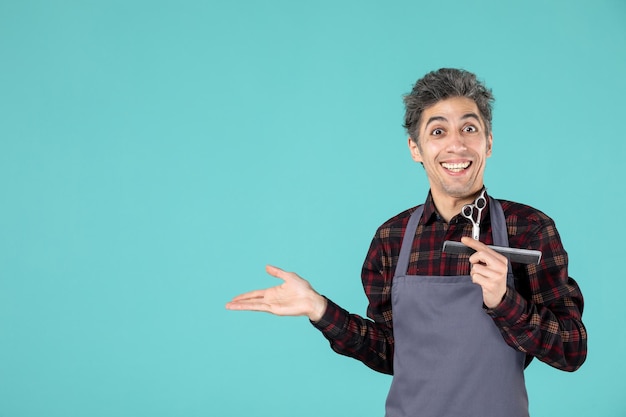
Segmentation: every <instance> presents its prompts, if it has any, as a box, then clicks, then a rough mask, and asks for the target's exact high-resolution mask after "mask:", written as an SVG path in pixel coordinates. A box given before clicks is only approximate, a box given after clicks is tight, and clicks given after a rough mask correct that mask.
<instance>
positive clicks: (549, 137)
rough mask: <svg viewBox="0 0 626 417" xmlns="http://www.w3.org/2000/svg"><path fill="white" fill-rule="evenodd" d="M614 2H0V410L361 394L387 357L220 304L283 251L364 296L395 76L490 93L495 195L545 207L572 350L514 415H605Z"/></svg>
mask: <svg viewBox="0 0 626 417" xmlns="http://www.w3.org/2000/svg"><path fill="white" fill-rule="evenodd" d="M625 22H626V3H624V1H622V0H597V1H593V2H583V1H554V0H552V1H537V0H530V1H524V2H504V1H497V0H483V1H461V0H449V1H445V2H444V1H441V2H435V1H433V2H423V1H415V0H414V1H406V0H399V1H389V2H381V1H369V0H366V1H363V0H361V1H356V0H347V1H327V0H322V1H318V2H296V1H265V2H261V1H258V2H257V1H252V0H247V1H245V0H240V1H230V2H227V1H223V2H220V1H176V2H175V1H158V0H157V1H139V0H127V1H113V0H112V1H95V0H93V1H77V0H76V1H69V0H68V1H61V0H51V1H35V0H25V1H9V0H1V1H0V417H27V416H28V417H31V416H33V417H34V416H47V417H57V416H58V417H61V416H63V417H72V416H92V417H98V416H220V417H228V416H255V417H256V416H258V417H262V416H272V417H280V416H288V417H293V416H298V417H306V416H320V415H325V416H382V415H383V411H384V400H385V397H386V393H387V389H388V387H389V383H390V377H388V376H385V375H380V374H376V373H374V372H373V371H371V370H369V369H368V368H366V367H365V366H364V365H362V364H360V363H358V362H356V361H354V360H352V359H349V358H345V357H341V356H339V355H336V354H335V353H333V352H332V351H331V350H330V348H329V347H328V345H327V342H326V341H325V340H324V339H323V337H322V336H321V335H320V334H319V333H318V332H317V331H316V330H315V329H314V328H313V327H312V326H310V325H309V323H308V321H307V320H306V319H305V318H301V317H300V318H279V317H274V316H270V315H264V314H255V313H248V312H231V311H226V310H225V309H224V304H225V303H226V302H227V301H228V300H229V299H230V298H231V297H232V296H234V295H235V294H238V293H241V292H244V291H248V290H251V289H255V288H261V287H266V286H270V285H273V284H275V283H276V282H275V280H274V279H273V278H271V277H269V276H266V275H265V273H264V265H265V264H266V263H272V264H275V265H278V266H280V267H282V268H285V269H288V270H295V271H297V272H298V273H300V274H301V275H302V276H304V277H306V278H307V279H309V280H310V281H311V282H312V283H313V285H314V286H315V287H316V288H317V289H318V290H319V291H320V292H322V293H324V294H326V295H327V296H329V297H330V298H332V299H333V300H335V301H336V302H338V303H339V304H341V305H342V306H344V307H345V308H347V309H349V310H351V311H353V312H356V313H359V314H364V312H365V307H366V299H365V296H364V294H363V290H362V288H361V286H360V276H359V273H360V267H361V263H362V261H363V258H364V256H365V253H366V251H367V248H368V246H369V242H370V239H371V237H372V236H373V233H374V231H375V229H376V227H377V226H378V225H379V224H380V223H382V222H383V221H384V220H386V219H387V218H389V217H391V216H392V215H394V214H396V213H398V212H400V211H402V210H404V209H406V208H408V207H411V206H414V205H416V204H419V203H421V202H422V201H423V200H424V198H425V197H426V194H427V191H428V184H427V181H426V178H425V175H424V173H423V170H422V168H421V167H420V166H419V165H417V164H415V163H414V162H413V161H412V160H411V159H410V157H409V152H408V150H407V148H406V135H405V133H404V131H403V129H402V127H401V124H402V114H403V108H402V102H401V97H402V95H403V94H404V93H406V92H408V91H409V90H410V88H411V86H412V84H413V83H414V81H415V80H416V79H417V78H419V77H420V76H422V75H423V74H424V73H426V72H428V71H430V70H433V69H437V68H439V67H442V66H454V67H463V68H466V69H468V70H471V71H474V72H476V73H477V74H478V75H479V76H480V77H481V78H483V79H484V80H486V82H487V84H488V85H489V86H490V87H491V88H492V89H493V91H494V93H495V95H496V106H495V111H494V155H493V157H492V158H491V159H489V161H488V166H487V173H486V184H487V186H488V187H489V191H490V193H491V194H492V195H494V196H497V197H499V198H506V199H512V200H516V201H520V202H524V203H527V204H530V205H533V206H535V207H537V208H539V209H541V210H542V211H545V212H546V213H548V214H549V215H550V216H551V217H553V218H554V219H555V221H556V223H557V226H558V227H559V230H560V233H561V235H562V239H563V242H564V245H565V247H566V249H567V250H568V252H569V254H570V258H571V262H570V274H571V275H572V276H573V277H574V278H575V279H576V280H577V281H578V282H579V284H580V286H581V288H582V290H583V293H584V294H585V297H586V310H585V315H584V319H585V323H586V325H587V326H588V331H589V357H588V360H587V363H586V364H585V365H584V366H583V368H582V369H580V371H578V372H576V373H573V374H568V373H563V372H560V371H557V370H555V369H552V368H550V367H549V366H547V365H545V364H542V363H540V362H539V361H535V362H534V363H533V364H532V365H531V366H530V367H529V369H528V370H527V372H526V377H527V381H528V388H529V394H530V401H531V412H532V415H533V416H539V417H541V416H585V417H586V416H591V415H595V416H603V417H623V416H626V400H624V395H623V394H624V387H623V383H621V382H620V381H621V380H622V379H623V376H624V374H625V373H626V365H625V364H624V360H623V355H624V352H625V351H626V332H624V331H622V330H620V329H621V325H622V322H621V320H623V319H624V317H625V312H624V307H623V303H624V294H625V293H626V279H625V276H624V272H623V270H622V266H621V257H622V256H623V252H624V250H623V246H621V245H623V236H624V234H625V232H626V230H625V226H624V222H623V221H622V220H620V219H621V217H623V208H624V207H625V206H626V198H625V195H626V192H625V188H624V179H625V175H624V171H623V166H624V160H625V158H626V147H625V143H626V141H625V140H624V136H625V134H624V131H625V129H624V114H625V112H626V108H625V106H624V97H625V96H626V77H625V74H626V23H625Z"/></svg>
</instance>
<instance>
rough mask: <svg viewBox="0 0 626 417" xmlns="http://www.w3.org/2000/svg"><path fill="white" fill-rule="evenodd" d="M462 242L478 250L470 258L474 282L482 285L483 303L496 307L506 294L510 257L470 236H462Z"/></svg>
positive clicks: (489, 306)
mask: <svg viewBox="0 0 626 417" xmlns="http://www.w3.org/2000/svg"><path fill="white" fill-rule="evenodd" d="M461 243H463V244H464V245H466V246H469V247H470V248H472V249H474V250H475V251H476V252H475V253H474V254H472V256H470V258H469V261H470V263H471V264H472V269H471V271H470V275H471V277H472V282H474V284H478V285H480V286H481V288H482V290H483V303H485V305H486V306H487V307H488V308H495V307H496V306H498V304H500V302H501V301H502V298H503V297H504V294H506V276H507V272H508V259H507V258H506V257H504V256H503V255H500V254H499V253H497V252H495V251H494V250H492V249H489V248H488V247H487V245H485V244H483V243H480V242H479V241H477V240H475V239H472V238H470V237H467V236H465V237H463V238H461Z"/></svg>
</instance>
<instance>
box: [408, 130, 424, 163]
mask: <svg viewBox="0 0 626 417" xmlns="http://www.w3.org/2000/svg"><path fill="white" fill-rule="evenodd" d="M409 151H411V158H413V160H414V161H415V162H424V161H423V160H422V153H421V152H420V148H419V146H418V145H417V143H415V141H414V140H413V139H412V138H411V137H410V136H409Z"/></svg>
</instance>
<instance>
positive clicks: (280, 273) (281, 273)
mask: <svg viewBox="0 0 626 417" xmlns="http://www.w3.org/2000/svg"><path fill="white" fill-rule="evenodd" d="M265 271H266V272H267V273H268V274H270V275H271V276H273V277H276V278H278V279H282V280H283V281H290V280H293V279H294V278H296V277H298V274H296V273H295V272H288V271H285V270H283V269H280V268H278V267H276V266H272V265H266V266H265Z"/></svg>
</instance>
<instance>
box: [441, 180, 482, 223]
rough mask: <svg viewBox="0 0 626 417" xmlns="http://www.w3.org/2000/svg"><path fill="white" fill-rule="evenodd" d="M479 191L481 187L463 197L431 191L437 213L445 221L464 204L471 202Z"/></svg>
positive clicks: (454, 214) (455, 213) (457, 212)
mask: <svg viewBox="0 0 626 417" xmlns="http://www.w3.org/2000/svg"><path fill="white" fill-rule="evenodd" d="M481 191H482V187H481V189H480V190H478V191H476V192H475V193H473V194H470V195H468V196H464V197H454V196H451V195H448V194H444V195H436V194H435V193H432V191H431V193H432V196H433V202H434V203H435V207H436V208H437V213H439V215H440V216H441V217H442V218H443V219H444V220H445V221H446V223H449V222H450V219H452V218H453V217H454V216H456V215H457V214H459V213H460V212H461V209H462V208H463V206H464V205H466V204H472V203H473V202H474V200H476V198H477V197H478V195H479V194H480V192H481Z"/></svg>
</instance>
